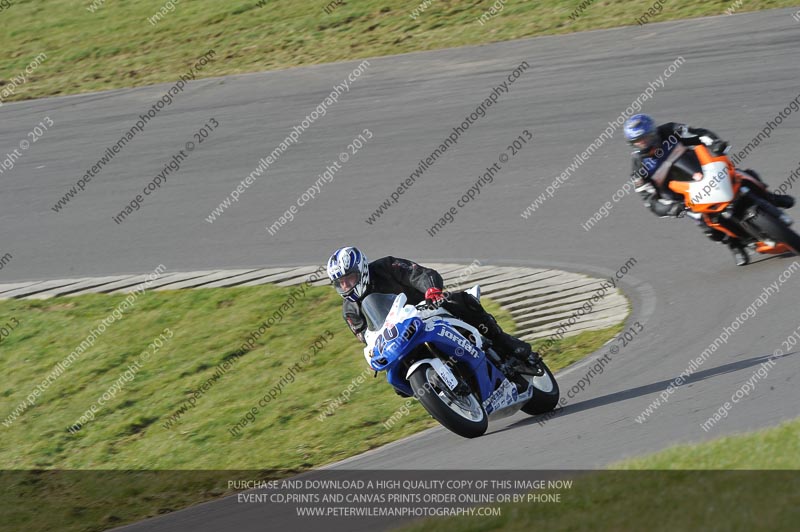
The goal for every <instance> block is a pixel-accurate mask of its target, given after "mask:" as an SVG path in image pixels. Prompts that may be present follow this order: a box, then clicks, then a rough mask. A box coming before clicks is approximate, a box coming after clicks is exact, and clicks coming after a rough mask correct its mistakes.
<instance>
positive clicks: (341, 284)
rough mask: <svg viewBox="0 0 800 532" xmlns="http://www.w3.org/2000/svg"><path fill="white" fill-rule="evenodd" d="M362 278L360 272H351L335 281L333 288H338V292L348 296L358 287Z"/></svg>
mask: <svg viewBox="0 0 800 532" xmlns="http://www.w3.org/2000/svg"><path fill="white" fill-rule="evenodd" d="M360 277H361V274H359V273H358V272H351V273H348V274H347V275H343V276H341V277H339V278H338V279H336V280H335V281H333V286H335V287H336V291H337V292H339V293H340V294H347V293H348V292H350V291H351V290H352V289H353V288H355V287H356V285H357V284H358V280H359V279H360Z"/></svg>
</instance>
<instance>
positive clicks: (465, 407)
mask: <svg viewBox="0 0 800 532" xmlns="http://www.w3.org/2000/svg"><path fill="white" fill-rule="evenodd" d="M408 380H409V382H410V383H411V389H412V390H414V396H415V397H416V398H417V399H419V402H420V403H422V406H424V407H425V410H427V411H428V413H429V414H430V415H431V416H433V418H434V419H435V420H436V421H438V422H439V423H441V424H442V426H444V427H445V428H446V429H448V430H450V431H452V432H455V433H456V434H458V435H459V436H463V437H465V438H476V437H478V436H481V435H482V434H483V433H484V432H486V429H487V428H488V426H489V418H488V417H487V416H486V411H485V410H484V409H483V406H482V405H481V403H480V401H478V399H477V398H476V397H475V393H474V392H472V391H469V392H468V393H458V392H456V391H454V390H451V389H450V388H448V387H447V385H446V384H445V383H444V382H442V379H441V378H440V377H439V374H438V373H436V370H435V369H433V366H431V365H430V364H421V365H420V366H419V367H418V368H417V369H416V370H415V371H414V373H412V374H411V377H409V379H408ZM459 389H465V390H469V387H468V386H467V385H466V384H465V383H464V382H459V386H458V387H456V390H459Z"/></svg>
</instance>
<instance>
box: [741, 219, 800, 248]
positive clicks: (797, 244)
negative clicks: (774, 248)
mask: <svg viewBox="0 0 800 532" xmlns="http://www.w3.org/2000/svg"><path fill="white" fill-rule="evenodd" d="M749 223H750V224H751V225H753V226H754V227H755V228H756V229H758V230H759V231H760V232H762V233H764V234H766V235H767V236H769V237H770V238H771V239H772V240H775V241H776V242H783V243H784V244H786V245H787V246H789V248H791V250H792V251H793V252H794V254H795V255H800V236H799V235H798V234H797V233H795V232H794V231H792V230H791V229H790V228H789V227H788V226H787V225H786V224H785V223H783V222H782V221H780V220H777V219H775V218H774V217H773V216H772V215H771V214H769V213H768V212H761V213H760V214H759V215H758V216H756V217H754V218H753V219H752V220H750V222H749Z"/></svg>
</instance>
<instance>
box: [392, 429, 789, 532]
mask: <svg viewBox="0 0 800 532" xmlns="http://www.w3.org/2000/svg"><path fill="white" fill-rule="evenodd" d="M610 469H611V470H610V471H603V472H598V473H590V474H586V475H583V476H579V477H577V478H575V479H574V485H573V488H572V489H569V490H562V491H561V502H560V503H538V504H510V505H503V506H501V508H502V515H501V516H499V517H480V518H474V517H473V518H469V519H463V518H458V519H452V520H428V521H423V522H420V523H417V524H414V525H412V526H409V527H407V528H403V530H404V531H405V532H417V531H419V532H422V531H425V532H443V531H451V530H457V531H459V532H488V531H493V530H503V531H523V530H533V529H534V528H540V529H545V530H556V531H557V530H587V531H588V530H613V531H628V530H630V531H638V530H656V531H661V530H663V531H665V532H666V531H674V530H703V531H708V530H719V531H728V530H787V531H788V530H797V523H798V521H799V520H800V474H798V473H797V470H798V469H800V419H797V420H793V421H790V422H787V423H784V424H782V425H780V426H778V427H775V428H770V429H765V430H761V431H758V432H753V433H748V434H739V435H734V436H726V437H723V438H719V439H717V440H713V441H710V442H706V443H700V444H693V445H679V446H675V447H672V448H669V449H666V450H664V451H662V452H659V453H656V454H653V455H651V456H645V457H641V458H635V459H632V460H628V461H624V462H620V463H617V464H614V465H612V466H610ZM678 470H679V471H678ZM726 470H727V471H726ZM787 470H788V471H787ZM542 493H553V492H552V491H550V492H548V491H547V490H544V491H543V492H542Z"/></svg>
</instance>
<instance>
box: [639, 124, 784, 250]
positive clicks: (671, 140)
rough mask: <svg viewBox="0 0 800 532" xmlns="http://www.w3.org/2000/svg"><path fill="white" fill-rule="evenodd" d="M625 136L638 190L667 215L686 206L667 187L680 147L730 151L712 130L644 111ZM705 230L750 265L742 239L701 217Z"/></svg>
mask: <svg viewBox="0 0 800 532" xmlns="http://www.w3.org/2000/svg"><path fill="white" fill-rule="evenodd" d="M623 131H624V134H625V140H627V141H628V143H629V144H630V145H631V146H632V147H633V148H634V152H633V153H632V154H631V155H632V156H633V169H632V175H631V178H632V179H633V182H634V186H635V187H636V191H637V192H638V193H639V194H640V195H641V196H642V198H644V200H645V206H646V207H648V208H649V209H650V210H651V211H653V213H655V214H656V215H658V216H661V217H662V218H663V217H680V216H681V215H682V214H683V213H684V211H685V210H686V206H685V204H684V198H683V197H682V196H681V195H680V194H677V193H674V192H672V191H671V190H669V189H668V188H667V187H666V183H667V182H668V181H669V179H668V176H669V173H670V172H671V171H672V170H673V165H674V164H679V163H678V157H677V156H678V155H679V153H680V151H679V150H676V149H675V148H676V147H677V146H678V145H682V146H697V145H699V144H704V145H706V146H708V147H709V150H710V151H711V153H713V154H715V155H721V154H723V153H726V151H727V149H728V143H727V142H725V141H724V140H722V139H721V138H720V137H719V136H717V135H716V134H714V133H713V132H712V131H710V130H708V129H704V128H690V127H688V126H686V125H684V124H679V123H676V122H667V123H666V124H662V125H660V126H656V124H655V121H653V119H652V118H651V117H650V116H648V115H644V114H637V115H633V116H632V117H630V118H629V119H628V120H626V121H625V125H624V126H623ZM743 172H744V173H746V174H749V175H750V176H751V177H753V178H754V179H756V180H758V181H761V182H762V183H763V181H762V180H761V177H760V176H759V175H758V174H757V173H756V172H755V170H750V169H748V170H744V171H743ZM765 194H766V199H767V200H769V201H770V202H771V203H772V204H774V205H775V206H776V207H780V208H782V209H788V208H790V207H792V206H793V205H794V198H792V197H791V196H787V195H784V194H773V193H770V192H765ZM697 222H698V224H699V225H700V226H701V227H702V228H703V232H704V233H705V235H706V236H708V237H709V238H710V239H711V240H714V241H715V242H723V243H725V244H727V245H728V247H729V248H730V250H731V251H732V252H733V256H734V260H735V261H736V265H737V266H744V265H746V264H747V263H748V262H749V261H750V259H749V257H748V255H747V250H746V249H745V247H744V245H742V243H741V241H740V240H738V239H735V238H731V237H729V236H728V235H726V234H725V233H722V232H720V231H717V230H716V229H714V228H712V227H709V226H708V225H706V224H705V222H703V221H702V220H697Z"/></svg>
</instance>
